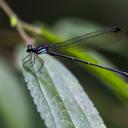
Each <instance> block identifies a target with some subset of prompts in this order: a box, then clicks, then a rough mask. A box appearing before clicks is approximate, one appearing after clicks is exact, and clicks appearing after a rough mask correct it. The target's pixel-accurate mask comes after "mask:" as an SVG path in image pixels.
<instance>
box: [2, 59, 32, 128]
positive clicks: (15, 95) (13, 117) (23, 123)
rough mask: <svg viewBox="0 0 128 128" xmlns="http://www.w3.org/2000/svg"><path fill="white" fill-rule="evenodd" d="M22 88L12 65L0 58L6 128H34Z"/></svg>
mask: <svg viewBox="0 0 128 128" xmlns="http://www.w3.org/2000/svg"><path fill="white" fill-rule="evenodd" d="M21 86H22V85H21ZM21 86H20V82H19V81H18V80H17V79H16V75H15V73H14V72H13V70H12V69H11V68H10V65H9V64H8V63H7V62H5V61H4V60H3V59H1V58H0V113H1V114H2V115H1V116H2V117H1V118H2V120H3V121H4V122H5V123H6V124H5V125H6V128H32V125H31V124H32V122H31V119H32V118H31V113H30V111H29V110H30V108H29V107H28V104H27V102H26V97H25V96H24V92H23V89H22V87H21Z"/></svg>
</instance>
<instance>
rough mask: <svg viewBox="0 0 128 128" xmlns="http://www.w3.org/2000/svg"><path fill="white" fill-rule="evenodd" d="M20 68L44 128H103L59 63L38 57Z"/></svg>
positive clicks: (42, 56) (78, 87) (89, 104)
mask: <svg viewBox="0 0 128 128" xmlns="http://www.w3.org/2000/svg"><path fill="white" fill-rule="evenodd" d="M41 58H43V60H44V65H43V68H42V70H41V71H40V70H39V67H40V66H41V65H40V62H39V61H38V60H37V61H36V63H35V64H34V65H33V67H32V66H30V65H31V61H28V62H27V61H26V63H24V64H23V73H24V77H25V81H26V83H27V86H28V89H29V90H30V93H31V95H32V97H33V100H34V103H35V104H36V106H37V110H38V112H39V113H40V115H41V117H42V119H44V120H45V124H46V126H47V127H48V128H106V126H105V125H104V123H103V121H102V119H101V117H100V116H99V113H98V112H97V110H96V108H95V107H94V105H93V104H92V102H91V101H90V99H89V98H88V96H87V94H86V93H85V92H84V90H83V88H82V87H81V85H80V83H79V82H78V80H77V79H76V78H75V77H74V76H73V75H72V74H71V72H69V70H67V69H66V68H65V67H64V66H63V65H62V64H61V63H60V62H58V61H57V60H56V59H53V57H51V56H49V55H41ZM28 60H29V58H28Z"/></svg>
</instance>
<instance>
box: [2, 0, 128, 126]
mask: <svg viewBox="0 0 128 128" xmlns="http://www.w3.org/2000/svg"><path fill="white" fill-rule="evenodd" d="M7 2H8V4H9V5H10V6H11V8H13V10H14V11H15V12H16V14H17V15H18V16H19V17H20V18H21V19H22V20H24V21H25V22H29V23H35V22H38V21H39V22H42V23H43V24H46V25H48V26H53V25H54V24H55V23H56V22H58V21H59V20H61V19H65V18H77V19H82V20H86V21H90V22H94V23H97V24H101V25H105V26H110V25H119V26H121V27H123V28H125V30H126V31H127V30H128V24H127V23H128V1H127V0H7ZM0 27H1V28H2V29H4V28H6V29H7V28H10V26H9V22H8V17H7V16H6V15H5V14H4V13H3V12H2V11H0ZM4 48H5V47H4ZM1 49H2V50H3V48H1ZM2 50H1V51H2ZM4 50H5V49H4ZM10 51H11V50H10ZM125 52H127V51H125ZM4 55H5V53H4ZM114 55H116V54H112V55H111V54H110V55H109V54H107V55H106V56H109V57H110V58H111V59H112V60H114V61H116V62H119V63H121V62H120V61H122V60H124V62H126V63H125V67H124V65H123V66H122V65H121V66H122V68H124V69H128V68H127V66H126V65H127V63H128V61H127V58H126V57H124V59H123V57H122V56H118V57H113V56H114ZM121 59H122V60H121ZM66 65H67V66H68V67H69V68H70V69H71V70H72V72H73V73H74V74H75V75H76V76H77V78H78V79H79V80H80V81H81V83H82V84H83V85H84V80H85V77H86V80H87V81H86V82H87V83H88V84H87V85H86V88H85V89H86V91H87V93H88V95H89V96H90V97H91V99H92V101H93V102H94V104H95V105H96V107H97V108H98V110H99V112H100V114H101V116H102V117H103V120H104V121H105V124H106V125H107V126H108V128H128V123H127V121H128V116H127V115H128V110H127V107H126V106H124V105H123V104H122V103H121V102H120V101H119V100H118V99H117V97H115V96H114V95H113V93H112V92H111V91H110V90H109V89H108V88H107V87H106V86H104V85H102V87H101V86H99V84H100V85H101V82H100V81H98V80H97V79H96V78H95V77H94V76H91V75H90V74H88V73H83V69H82V68H80V67H79V66H78V65H76V66H75V67H74V66H72V64H71V63H66ZM76 67H77V68H79V69H77V68H76ZM76 69H77V70H76ZM94 85H95V86H94ZM104 99H106V100H104ZM113 110H114V111H113ZM37 115H38V114H37ZM38 118H39V117H38ZM38 118H37V119H38ZM1 122H2V121H1ZM3 122H4V121H3ZM3 122H2V123H3ZM3 124H4V123H3ZM1 126H2V125H1ZM2 128H5V127H2Z"/></svg>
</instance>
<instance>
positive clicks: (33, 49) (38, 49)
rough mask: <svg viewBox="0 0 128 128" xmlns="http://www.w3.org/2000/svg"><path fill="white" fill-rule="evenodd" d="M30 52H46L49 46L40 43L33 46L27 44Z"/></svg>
mask: <svg viewBox="0 0 128 128" xmlns="http://www.w3.org/2000/svg"><path fill="white" fill-rule="evenodd" d="M26 51H27V52H28V53H35V54H45V53H47V52H48V46H46V45H40V46H38V47H33V46H32V45H27V50H26Z"/></svg>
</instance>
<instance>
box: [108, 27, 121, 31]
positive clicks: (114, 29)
mask: <svg viewBox="0 0 128 128" xmlns="http://www.w3.org/2000/svg"><path fill="white" fill-rule="evenodd" d="M108 31H109V32H120V31H122V28H121V27H120V26H112V27H109V28H108Z"/></svg>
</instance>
